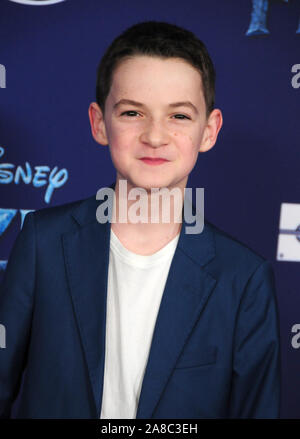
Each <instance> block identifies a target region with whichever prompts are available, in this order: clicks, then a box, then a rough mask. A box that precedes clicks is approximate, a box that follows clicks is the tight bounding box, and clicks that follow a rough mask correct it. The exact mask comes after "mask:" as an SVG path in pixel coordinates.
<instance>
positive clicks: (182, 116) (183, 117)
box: [174, 114, 191, 120]
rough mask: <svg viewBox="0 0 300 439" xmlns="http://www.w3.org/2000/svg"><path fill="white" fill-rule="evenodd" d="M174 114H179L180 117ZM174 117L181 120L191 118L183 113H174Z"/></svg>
mask: <svg viewBox="0 0 300 439" xmlns="http://www.w3.org/2000/svg"><path fill="white" fill-rule="evenodd" d="M176 116H180V117H179V118H178V117H176ZM174 117H176V119H181V120H183V119H189V120H191V118H190V117H187V116H185V115H184V114H175V115H174Z"/></svg>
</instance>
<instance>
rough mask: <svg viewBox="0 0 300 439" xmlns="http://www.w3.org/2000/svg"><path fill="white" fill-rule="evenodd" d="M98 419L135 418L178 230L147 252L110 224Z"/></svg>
mask: <svg viewBox="0 0 300 439" xmlns="http://www.w3.org/2000/svg"><path fill="white" fill-rule="evenodd" d="M110 236H111V238H110V255H109V269H108V290H107V309H106V344H105V364H104V384H103V396H102V407H101V414H100V419H135V417H136V412H137V407H138V401H139V397H140V392H141V387H142V382H143V378H144V373H145V370H146V365H147V361H148V355H149V351H150V346H151V341H152V336H153V332H154V326H155V322H156V318H157V314H158V310H159V306H160V302H161V298H162V295H163V291H164V288H165V283H166V280H167V277H168V273H169V269H170V265H171V262H172V258H173V255H174V252H175V249H176V246H177V242H178V239H179V233H178V234H177V236H175V238H173V239H172V241H170V242H169V243H168V244H167V245H165V247H163V248H162V249H160V250H158V251H157V252H156V253H154V254H152V255H148V256H143V255H138V254H136V253H133V252H131V251H129V250H128V249H126V248H125V247H124V246H123V244H122V243H121V242H120V240H119V239H118V237H117V236H116V235H115V233H114V232H113V230H112V229H111V234H110Z"/></svg>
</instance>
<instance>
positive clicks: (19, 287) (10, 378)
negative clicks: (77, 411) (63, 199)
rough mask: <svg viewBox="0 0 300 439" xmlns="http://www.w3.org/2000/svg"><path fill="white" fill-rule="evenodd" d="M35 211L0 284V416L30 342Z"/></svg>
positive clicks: (13, 392) (16, 383) (7, 410)
mask: <svg viewBox="0 0 300 439" xmlns="http://www.w3.org/2000/svg"><path fill="white" fill-rule="evenodd" d="M35 263H36V243H35V224H34V213H33V212H29V213H27V215H26V216H25V219H24V223H23V227H22V230H21V231H20V232H19V234H18V236H17V238H16V240H15V242H14V245H13V248H12V251H11V254H10V258H9V260H8V263H7V266H6V270H5V272H4V277H3V280H2V283H1V285H0V323H1V324H2V325H4V328H5V342H6V343H5V348H0V418H9V417H10V413H11V407H12V403H13V402H14V400H15V398H16V396H17V394H18V391H19V388H20V384H21V378H22V371H23V369H24V366H25V360H26V351H27V348H28V344H29V337H30V327H31V318H32V309H33V294H34V287H35Z"/></svg>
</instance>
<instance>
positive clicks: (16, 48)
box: [0, 0, 300, 418]
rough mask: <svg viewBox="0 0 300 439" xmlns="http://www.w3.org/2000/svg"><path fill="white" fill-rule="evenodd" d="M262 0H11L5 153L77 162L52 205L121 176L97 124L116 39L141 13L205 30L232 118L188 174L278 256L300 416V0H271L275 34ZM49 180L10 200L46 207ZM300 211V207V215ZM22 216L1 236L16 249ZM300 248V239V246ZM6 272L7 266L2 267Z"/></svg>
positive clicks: (251, 238) (210, 203) (262, 248)
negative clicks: (50, 1) (288, 219)
mask: <svg viewBox="0 0 300 439" xmlns="http://www.w3.org/2000/svg"><path fill="white" fill-rule="evenodd" d="M251 9H252V2H251V1H250V0H244V1H240V0H226V1H224V0H210V1H207V0H206V1H204V0H189V1H188V2H181V1H174V0H172V1H170V0H164V1H163V2H162V1H161V0H159V1H158V0H151V2H148V3H147V2H142V1H126V2H124V1H121V0H111V2H104V1H99V0H98V1H97V0H88V1H83V0H81V1H80V0H67V1H65V2H63V3H60V4H57V5H52V6H25V5H20V4H16V3H13V2H10V1H8V0H2V1H1V2H0V64H3V65H5V67H6V75H7V77H6V88H5V89H0V146H2V147H4V148H5V155H4V156H3V157H2V158H1V159H0V162H1V163H4V162H5V163H14V164H15V165H22V166H25V162H26V161H28V162H29V163H30V164H31V165H32V166H35V165H48V166H49V167H50V168H51V169H52V168H53V167H54V166H58V167H59V168H67V169H68V172H69V178H68V180H67V182H66V183H65V185H64V186H62V187H61V188H60V189H57V190H55V191H54V193H53V195H52V198H51V203H50V205H57V204H62V203H65V202H68V201H72V200H76V199H81V198H84V197H87V196H90V195H92V194H94V193H96V191H97V190H98V189H99V188H100V187H103V186H108V185H109V184H111V182H112V181H113V180H114V178H115V171H114V168H113V165H112V162H111V159H110V156H109V149H108V147H105V146H100V145H99V144H97V143H96V142H95V141H94V140H93V138H92V136H91V132H90V126H89V120H88V106H89V103H90V102H91V101H95V83H96V69H97V66H98V63H99V61H100V58H101V56H102V55H103V53H104V50H105V49H106V47H107V46H108V45H109V44H110V43H111V41H112V40H113V39H114V38H115V37H116V36H117V35H118V34H119V33H120V32H121V31H123V30H124V29H126V28H127V27H129V26H130V25H132V24H134V23H136V22H139V21H144V20H150V19H155V20H162V21H168V22H171V23H175V24H178V25H180V26H184V27H186V28H188V29H189V30H191V31H193V32H194V33H195V34H197V36H198V37H199V38H200V39H202V40H203V41H204V42H205V44H206V45H207V48H208V50H209V52H210V54H211V56H212V58H213V60H214V63H215V67H216V70H217V86H216V106H217V107H218V108H220V109H221V110H222V112H223V117H224V125H223V128H222V130H221V132H220V135H219V139H218V141H217V144H216V145H215V147H214V148H213V149H212V150H210V151H208V152H207V153H203V154H199V158H198V162H197V164H196V166H195V168H194V170H193V171H192V173H191V175H190V178H189V181H188V186H189V187H204V188H205V214H206V216H207V218H208V219H209V220H210V221H211V222H213V223H215V224H216V225H217V226H219V227H220V228H222V229H223V230H225V231H226V232H228V233H229V234H231V235H232V236H234V237H235V238H237V239H239V240H240V241H242V242H244V243H245V244H247V245H248V246H249V247H251V248H253V249H254V250H256V251H257V252H259V253H260V254H262V255H263V256H264V257H266V258H268V259H269V260H270V261H272V263H273V267H274V270H275V276H276V284H277V295H278V303H279V307H280V325H281V329H280V330H281V339H282V379H283V389H282V410H281V417H285V418H300V373H299V371H300V355H299V352H300V351H299V349H295V348H293V347H292V346H291V338H292V333H291V327H292V326H293V325H294V324H295V323H300V291H299V284H300V265H299V263H297V262H279V261H276V249H277V241H278V228H279V215H280V206H281V203H283V202H288V203H300V177H299V159H300V153H299V134H300V129H299V98H300V88H299V89H294V88H293V87H292V86H291V78H292V76H293V74H292V73H291V68H292V66H293V65H294V64H297V63H300V51H299V47H300V35H299V34H296V29H297V27H298V21H299V15H300V2H299V1H297V0H294V1H293V0H290V2H289V3H288V4H285V3H284V2H283V1H279V0H278V1H276V0H274V1H272V0H270V9H269V14H268V29H269V30H270V34H269V35H266V36H255V37H253V36H252V37H251V36H246V31H247V29H248V26H249V23H250V15H251ZM44 193H45V187H42V188H34V187H33V186H32V185H25V184H24V183H20V184H19V185H16V184H14V183H11V184H8V185H5V184H0V208H17V209H34V210H35V209H39V208H41V207H46V206H48V205H49V204H46V203H45V201H44ZM299 220H300V219H299ZM19 228H20V221H19V217H16V218H15V220H14V221H13V222H12V223H11V225H10V227H9V228H8V229H7V230H6V231H5V233H4V234H3V235H2V236H1V237H0V259H2V260H3V259H7V258H8V256H9V252H10V249H11V246H12V243H13V241H14V239H15V237H16V234H17V232H18V230H19ZM299 251H300V249H299ZM0 275H1V273H0Z"/></svg>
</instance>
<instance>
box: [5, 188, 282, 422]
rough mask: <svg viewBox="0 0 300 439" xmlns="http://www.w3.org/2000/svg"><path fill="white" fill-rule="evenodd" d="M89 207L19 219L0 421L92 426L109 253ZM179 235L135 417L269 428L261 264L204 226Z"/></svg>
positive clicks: (275, 349)
mask: <svg viewBox="0 0 300 439" xmlns="http://www.w3.org/2000/svg"><path fill="white" fill-rule="evenodd" d="M111 187H114V184H113V185H112V186H111ZM100 203H101V202H100V201H97V200H96V197H95V196H92V197H89V198H87V199H85V200H81V201H76V202H73V203H68V204H64V205H61V206H55V207H48V208H45V209H41V210H38V211H36V212H30V213H28V214H27V215H26V218H25V221H24V225H23V228H22V230H21V232H20V233H19V235H18V237H17V239H16V241H15V244H14V247H13V250H12V252H11V256H10V259H9V261H8V264H7V268H6V272H5V275H4V279H3V282H2V284H1V289H0V323H1V324H3V325H4V326H5V328H6V348H2V349H0V417H2V418H7V417H16V418H99V416H100V412H101V400H102V390H103V376H104V375H103V373H104V360H105V327H106V297H107V278H108V263H109V242H110V223H109V222H107V223H106V224H100V223H99V222H98V221H97V219H96V209H97V207H98V206H99V204H100ZM185 224H186V223H185V221H184V218H183V224H182V228H181V232H180V237H179V241H178V245H177V248H176V251H175V253H174V257H173V260H172V264H171V267H170V271H169V274H168V278H167V282H166V285H165V289H164V293H163V296H162V301H161V305H160V308H159V313H158V316H157V320H156V324H155V330H154V334H153V338H152V343H151V349H150V353H149V357H148V362H147V367H146V370H145V375H144V379H143V384H142V389H141V394H140V398H139V402H138V410H137V416H136V417H137V418H173V419H174V418H277V417H278V416H279V402H280V339H279V320H278V306H277V299H276V292H275V286H274V275H273V271H272V267H271V264H270V262H268V261H266V260H265V259H264V258H263V257H261V256H259V255H258V254H257V253H255V252H254V251H252V250H251V249H249V248H247V247H246V246H245V245H243V244H242V243H240V242H238V241H237V240H235V239H234V238H232V237H230V236H229V235H227V234H226V233H224V232H223V231H221V230H219V229H218V228H217V227H215V226H214V225H213V224H211V223H209V222H207V221H205V225H204V229H203V231H202V233H200V234H186V233H184V230H185ZM187 225H188V226H191V224H187Z"/></svg>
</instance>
